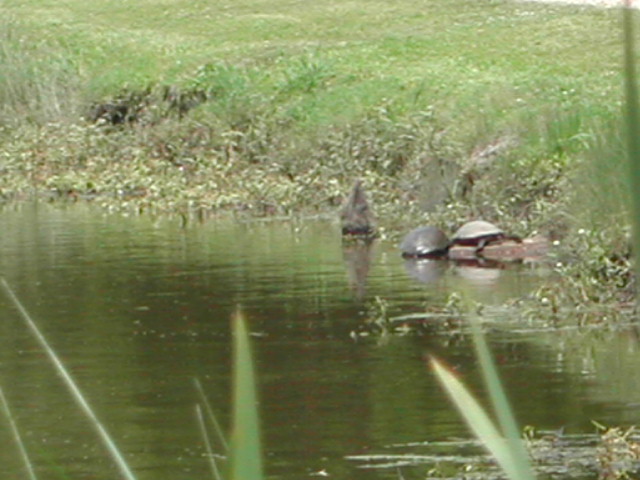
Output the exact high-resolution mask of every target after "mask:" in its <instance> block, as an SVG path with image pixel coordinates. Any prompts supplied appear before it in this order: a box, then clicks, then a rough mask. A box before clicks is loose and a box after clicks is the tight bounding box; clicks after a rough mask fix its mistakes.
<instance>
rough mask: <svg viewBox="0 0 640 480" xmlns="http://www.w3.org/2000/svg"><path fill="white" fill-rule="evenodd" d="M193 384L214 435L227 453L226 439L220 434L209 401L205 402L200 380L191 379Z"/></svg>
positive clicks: (220, 429)
mask: <svg viewBox="0 0 640 480" xmlns="http://www.w3.org/2000/svg"><path fill="white" fill-rule="evenodd" d="M193 383H194V384H195V386H196V390H197V391H198V395H199V396H200V399H201V401H202V405H204V410H205V413H206V414H207V417H208V418H209V420H210V421H211V424H212V425H213V428H214V429H215V431H216V434H217V435H218V440H220V443H221V444H222V447H223V448H224V451H225V453H226V452H228V451H229V445H228V443H227V439H226V438H225V437H224V433H223V432H222V428H220V424H219V423H218V419H217V418H216V416H215V415H214V414H213V409H212V408H211V405H210V404H209V401H208V400H207V396H206V395H205V394H204V390H203V388H202V384H201V383H200V380H198V379H197V378H194V379H193Z"/></svg>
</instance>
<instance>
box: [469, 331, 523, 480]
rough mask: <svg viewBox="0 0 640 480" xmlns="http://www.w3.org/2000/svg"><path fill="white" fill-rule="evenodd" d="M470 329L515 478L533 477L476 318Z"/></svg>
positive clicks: (514, 420)
mask: <svg viewBox="0 0 640 480" xmlns="http://www.w3.org/2000/svg"><path fill="white" fill-rule="evenodd" d="M471 329H472V332H473V340H474V341H473V343H474V345H475V348H476V356H477V357H478V360H479V362H480V370H481V371H482V375H483V378H484V383H485V385H486V386H487V390H488V392H489V398H490V399H491V404H492V405H493V409H494V411H495V413H496V417H497V418H498V423H499V424H500V429H501V430H502V433H503V434H504V436H505V437H506V438H507V446H508V447H509V449H510V450H511V456H512V458H513V460H514V464H515V466H516V468H517V472H518V476H517V478H520V479H526V478H534V475H533V470H532V469H531V464H530V462H529V454H528V453H527V450H526V448H525V446H524V444H523V442H522V438H521V436H520V430H519V429H518V424H517V423H516V419H515V417H514V416H513V409H512V408H511V405H510V404H509V400H508V399H507V395H506V394H505V391H504V388H502V382H501V381H500V378H499V377H498V372H497V371H496V366H495V362H494V361H493V358H492V356H491V352H490V351H489V347H488V346H487V342H486V340H485V338H484V335H483V334H482V330H481V329H480V323H479V321H478V319H477V318H473V319H472V320H471Z"/></svg>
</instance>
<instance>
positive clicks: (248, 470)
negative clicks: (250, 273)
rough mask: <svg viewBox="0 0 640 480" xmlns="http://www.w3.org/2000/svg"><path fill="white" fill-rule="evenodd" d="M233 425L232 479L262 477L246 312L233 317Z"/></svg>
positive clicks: (256, 402)
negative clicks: (244, 315) (244, 314)
mask: <svg viewBox="0 0 640 480" xmlns="http://www.w3.org/2000/svg"><path fill="white" fill-rule="evenodd" d="M233 336H234V358H233V370H234V371H233V428H232V432H231V450H230V453H229V475H228V476H227V478H228V479H229V480H262V479H263V478H264V477H263V473H262V472H263V469H262V453H261V447H260V426H259V418H258V400H257V392H256V384H255V374H254V370H253V361H252V359H251V347H250V344H249V334H248V332H247V327H246V324H245V320H244V317H243V316H242V313H240V311H238V312H237V313H236V314H235V315H234V317H233Z"/></svg>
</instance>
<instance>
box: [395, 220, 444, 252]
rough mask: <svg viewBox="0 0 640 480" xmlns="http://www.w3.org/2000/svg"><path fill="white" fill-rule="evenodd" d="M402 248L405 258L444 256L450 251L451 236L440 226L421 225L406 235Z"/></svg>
mask: <svg viewBox="0 0 640 480" xmlns="http://www.w3.org/2000/svg"><path fill="white" fill-rule="evenodd" d="M400 250H401V251H402V256H403V257H404V258H438V257H444V256H445V255H446V254H447V252H448V251H449V238H447V236H446V235H445V234H444V232H443V231H442V230H440V229H439V228H438V227H433V226H431V225H428V226H426V227H419V228H416V229H415V230H412V231H410V232H409V233H408V234H407V235H406V236H405V237H404V239H403V240H402V242H401V243H400Z"/></svg>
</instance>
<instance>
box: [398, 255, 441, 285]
mask: <svg viewBox="0 0 640 480" xmlns="http://www.w3.org/2000/svg"><path fill="white" fill-rule="evenodd" d="M448 266H449V265H448V262H447V261H446V260H443V259H428V258H423V259H417V258H409V259H405V260H404V268H405V270H406V271H407V274H408V275H409V276H410V277H412V278H415V279H416V280H418V281H419V282H422V283H432V282H435V281H437V280H439V279H440V277H442V275H444V273H445V271H446V270H447V268H448Z"/></svg>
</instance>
